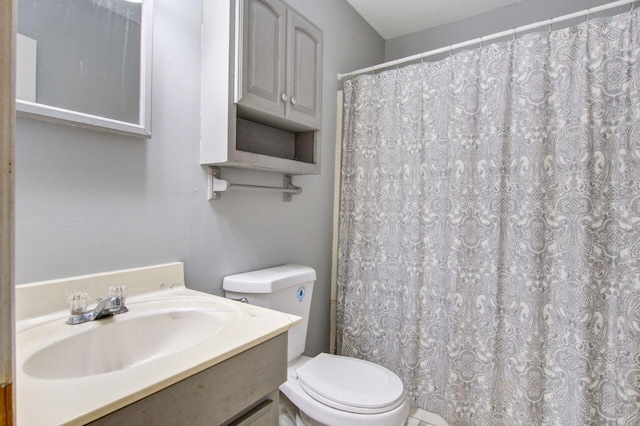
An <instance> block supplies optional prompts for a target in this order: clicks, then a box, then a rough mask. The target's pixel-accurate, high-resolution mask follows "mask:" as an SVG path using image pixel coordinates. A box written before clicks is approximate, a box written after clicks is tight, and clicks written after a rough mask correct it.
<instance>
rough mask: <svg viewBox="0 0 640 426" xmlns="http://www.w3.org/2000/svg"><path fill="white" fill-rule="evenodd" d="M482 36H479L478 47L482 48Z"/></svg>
mask: <svg viewBox="0 0 640 426" xmlns="http://www.w3.org/2000/svg"><path fill="white" fill-rule="evenodd" d="M482 41H483V40H482V36H480V49H482Z"/></svg>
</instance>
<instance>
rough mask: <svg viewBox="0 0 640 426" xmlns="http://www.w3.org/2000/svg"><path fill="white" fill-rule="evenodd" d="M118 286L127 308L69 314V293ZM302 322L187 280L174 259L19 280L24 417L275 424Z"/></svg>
mask: <svg viewBox="0 0 640 426" xmlns="http://www.w3.org/2000/svg"><path fill="white" fill-rule="evenodd" d="M123 284H124V285H126V286H127V287H128V289H129V297H128V298H127V299H126V306H127V308H128V310H129V312H127V313H123V314H120V315H115V316H112V317H108V318H104V319H100V320H96V321H89V322H85V323H82V324H78V325H69V324H66V323H65V320H66V319H67V317H69V313H68V312H67V311H65V310H64V307H65V305H66V300H67V297H68V295H69V294H70V293H74V292H78V291H83V292H88V293H89V294H90V295H91V296H94V297H96V296H106V295H107V292H108V289H109V287H110V286H119V285H123ZM299 322H300V318H299V317H296V316H295V315H287V314H283V313H280V312H276V311H272V310H269V309H264V308H260V307H257V306H252V305H247V304H244V303H239V302H235V301H232V300H228V299H224V298H221V297H217V296H212V295H209V294H205V293H201V292H197V291H193V290H189V289H187V288H186V287H185V285H184V272H183V265H182V263H172V264H167V265H159V266H153V267H147V268H138V269H131V270H125V271H116V272H111V273H105V274H97V275H89V276H82V277H74V278H69V279H63V280H55V281H47V282H41V283H33V284H25V285H20V286H17V287H16V348H17V351H16V364H17V372H16V375H17V377H16V383H17V418H18V423H19V424H21V425H26V426H28V425H43V424H96V425H101V424H104V425H106V424H123V425H140V424H154V425H165V424H166V425H175V424H189V425H255V426H259V425H272V424H276V423H277V416H278V406H279V396H278V395H279V393H278V387H279V385H280V384H281V383H283V382H284V381H285V380H286V359H287V354H286V347H287V330H288V329H289V328H290V327H292V326H293V325H295V324H297V323H299Z"/></svg>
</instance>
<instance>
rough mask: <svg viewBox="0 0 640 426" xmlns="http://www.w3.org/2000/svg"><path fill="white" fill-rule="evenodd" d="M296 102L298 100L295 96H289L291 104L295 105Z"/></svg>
mask: <svg viewBox="0 0 640 426" xmlns="http://www.w3.org/2000/svg"><path fill="white" fill-rule="evenodd" d="M297 103H298V100H297V99H296V97H295V96H294V97H293V98H291V105H296V104H297Z"/></svg>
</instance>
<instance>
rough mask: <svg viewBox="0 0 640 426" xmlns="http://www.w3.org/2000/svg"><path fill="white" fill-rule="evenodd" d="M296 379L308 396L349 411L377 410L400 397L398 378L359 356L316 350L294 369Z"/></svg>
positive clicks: (388, 407) (399, 401)
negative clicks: (318, 352) (309, 358)
mask: <svg viewBox="0 0 640 426" xmlns="http://www.w3.org/2000/svg"><path fill="white" fill-rule="evenodd" d="M296 373H297V375H298V383H300V386H301V387H302V388H303V389H304V390H305V392H307V394H309V395H310V396H311V397H312V398H314V399H316V400H317V401H320V402H322V403H323V404H325V405H328V406H330V407H333V408H336V409H339V410H343V411H348V412H352V413H380V412H385V411H389V410H392V409H394V408H396V407H397V406H399V405H400V404H402V402H403V401H404V388H403V386H402V382H401V381H400V378H399V377H398V376H396V375H395V374H394V373H393V372H391V371H389V370H387V369H386V368H384V367H382V366H380V365H377V364H374V363H372V362H368V361H364V360H361V359H355V358H348V357H343V356H337V355H329V354H324V353H323V354H320V355H318V356H316V357H315V358H314V359H312V360H310V361H309V362H307V363H306V364H304V365H303V366H301V367H300V368H298V369H297V370H296Z"/></svg>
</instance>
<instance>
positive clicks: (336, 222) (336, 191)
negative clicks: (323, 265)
mask: <svg viewBox="0 0 640 426" xmlns="http://www.w3.org/2000/svg"><path fill="white" fill-rule="evenodd" d="M342 99H343V92H342V90H338V96H337V101H336V102H337V104H338V105H337V117H336V155H335V163H334V166H333V167H334V169H333V171H334V177H333V243H332V246H331V306H330V313H329V353H330V354H334V353H336V314H337V312H336V309H337V305H336V304H337V303H338V229H339V226H340V187H341V183H342V181H341V176H342V102H343V100H342Z"/></svg>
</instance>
